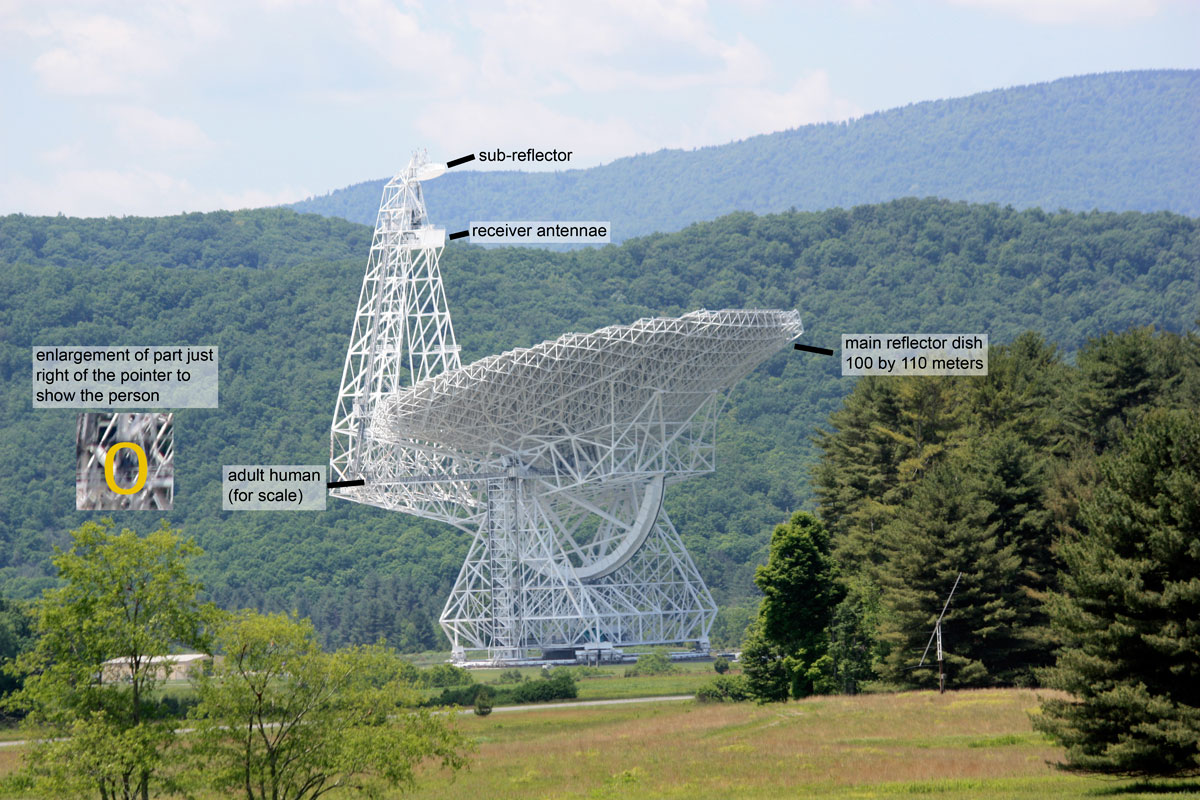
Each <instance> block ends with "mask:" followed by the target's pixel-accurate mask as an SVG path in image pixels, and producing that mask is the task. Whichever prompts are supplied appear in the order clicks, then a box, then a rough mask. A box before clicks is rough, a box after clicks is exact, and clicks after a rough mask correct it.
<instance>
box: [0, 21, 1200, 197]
mask: <svg viewBox="0 0 1200 800" xmlns="http://www.w3.org/2000/svg"><path fill="white" fill-rule="evenodd" d="M1198 44H1200V2H1192V0H1178V1H1175V2H1173V1H1172V0H927V1H926V2H901V1H900V0H855V1H854V2H832V0H831V1H830V2H818V1H817V0H811V2H778V3H776V2H770V1H769V0H759V1H757V2H756V1H752V0H746V1H745V2H726V3H718V2H713V3H705V2H702V1H700V0H586V1H584V0H579V1H576V2H566V1H565V0H564V2H546V1H543V0H530V1H529V2H520V1H519V0H510V2H502V1H501V0H493V1H491V2H489V1H488V0H446V2H435V1H434V0H426V2H418V1H416V0H413V1H412V2H409V1H408V0H340V1H339V2H318V1H316V0H314V1H312V2H308V1H306V0H231V1H230V2H224V0H180V1H178V2H172V1H171V0H160V1H159V2H147V3H136V2H128V1H117V0H111V1H107V2H106V1H105V0H93V1H87V0H81V1H80V2H54V0H40V1H31V2H24V1H23V0H0V69H2V70H3V72H2V74H0V110H2V120H0V131H2V132H0V145H2V147H0V213H11V212H24V213H30V214H53V213H57V212H60V211H61V212H63V213H66V214H71V215H87V216H95V215H109V214H114V215H121V214H171V213H178V212H180V211H204V210H211V209H214V208H242V207H246V206H261V205H269V204H274V203H281V202H288V201H293V200H299V199H302V198H304V197H305V196H307V195H310V194H320V193H323V192H325V191H327V190H330V189H335V188H339V187H341V186H345V185H347V184H350V183H354V182H357V181H362V180H367V179H370V178H379V177H384V176H385V175H390V174H392V173H394V172H396V171H398V170H399V169H400V168H402V167H403V166H404V164H405V163H406V162H407V160H408V157H409V155H410V154H411V152H412V150H413V149H414V148H415V147H418V146H424V147H427V148H428V150H429V155H430V157H431V158H432V159H434V160H441V161H444V160H447V159H450V158H454V157H456V156H459V155H463V154H465V153H469V152H474V151H479V150H484V149H491V148H494V147H497V146H498V147H501V148H518V147H519V148H524V147H528V146H537V147H547V148H549V147H554V148H559V149H563V150H571V151H573V152H574V156H573V159H572V161H571V166H573V167H577V166H592V165H595V164H599V163H603V162H607V161H611V160H612V159H614V158H618V157H620V156H625V155H632V154H634V153H639V152H648V151H654V150H658V149H661V148H664V147H686V148H691V147H699V146H704V145H712V144H721V143H724V142H728V141H731V140H734V139H739V138H744V137H747V136H752V135H755V134H760V133H769V132H772V131H778V130H783V129H785V128H791V127H795V126H798V125H804V124H806V123H810V122H820V121H826V120H839V119H846V118H849V117H854V116H859V115H861V114H863V113H867V112H871V111H878V110H882V109H887V108H893V107H895V106H899V105H904V104H906V103H912V102H918V101H921V100H932V99H937V98H943V97H956V96H961V95H966V94H971V93H973V92H978V91H985V90H988V89H994V88H1000V87H1005V86H1013V85H1018V84H1024V83H1034V82H1039V81H1046V80H1053V79H1055V78H1061V77H1065V76H1069V75H1079V74H1083V73H1090V72H1107V71H1112V70H1128V69H1146V68H1164V67H1172V68H1192V69H1194V68H1200V46H1198ZM460 169H462V168H460Z"/></svg>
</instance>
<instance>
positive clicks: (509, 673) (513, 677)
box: [496, 669, 525, 683]
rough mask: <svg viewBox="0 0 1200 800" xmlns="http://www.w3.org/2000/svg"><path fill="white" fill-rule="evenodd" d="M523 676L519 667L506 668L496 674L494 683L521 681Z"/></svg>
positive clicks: (523, 678)
mask: <svg viewBox="0 0 1200 800" xmlns="http://www.w3.org/2000/svg"><path fill="white" fill-rule="evenodd" d="M524 680H525V676H524V675H523V674H522V673H521V670H519V669H506V670H504V671H503V672H501V673H500V674H499V675H497V676H496V683H521V682H522V681H524Z"/></svg>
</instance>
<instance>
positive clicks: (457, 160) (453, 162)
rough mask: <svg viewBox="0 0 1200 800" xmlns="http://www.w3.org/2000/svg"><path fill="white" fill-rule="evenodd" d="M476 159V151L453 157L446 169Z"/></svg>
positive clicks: (447, 163)
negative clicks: (467, 154) (460, 156)
mask: <svg viewBox="0 0 1200 800" xmlns="http://www.w3.org/2000/svg"><path fill="white" fill-rule="evenodd" d="M474 160H475V154H474V153H471V155H469V156H463V157H462V158H455V159H451V160H450V161H447V162H446V169H450V168H451V167H457V166H458V165H459V164H466V163H467V162H468V161H474Z"/></svg>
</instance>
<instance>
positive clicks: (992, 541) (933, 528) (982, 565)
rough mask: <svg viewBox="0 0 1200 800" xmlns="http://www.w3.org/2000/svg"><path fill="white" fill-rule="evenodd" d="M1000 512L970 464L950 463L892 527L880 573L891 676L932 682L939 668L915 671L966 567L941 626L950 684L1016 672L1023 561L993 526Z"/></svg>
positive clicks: (934, 473) (1002, 678) (886, 672)
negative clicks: (1013, 657) (1016, 595)
mask: <svg viewBox="0 0 1200 800" xmlns="http://www.w3.org/2000/svg"><path fill="white" fill-rule="evenodd" d="M993 513H994V507H993V506H992V505H991V504H990V503H988V501H987V500H985V499H984V497H983V495H982V491H981V487H980V483H979V479H978V477H977V476H976V475H975V474H973V473H972V472H971V471H970V470H969V469H966V468H965V465H962V464H959V463H949V464H944V465H941V466H939V467H937V468H935V469H933V470H931V471H930V472H929V473H927V474H926V475H925V477H924V478H923V479H922V480H921V482H920V483H919V484H917V486H916V488H915V489H914V491H913V493H912V495H911V496H910V497H909V498H908V500H907V501H906V502H905V504H904V505H903V506H902V507H901V508H900V510H899V511H898V512H897V515H896V517H895V518H894V519H893V520H892V521H891V522H890V523H889V524H888V525H887V526H886V527H885V528H884V531H883V544H884V548H885V552H886V554H887V558H886V560H885V561H884V563H883V565H882V566H881V567H880V568H879V570H878V572H877V575H878V581H879V584H880V587H881V589H882V598H881V599H882V603H883V607H884V615H883V616H884V619H883V624H882V631H881V636H882V638H883V640H884V642H885V643H886V644H887V645H888V646H889V648H890V652H889V653H888V655H887V658H886V659H885V661H884V662H883V664H882V667H881V671H882V675H883V677H884V678H885V679H887V680H889V681H892V682H894V683H897V684H900V685H905V686H928V685H929V683H928V682H929V681H930V680H931V676H932V674H934V673H933V671H932V670H931V669H930V668H928V667H927V668H926V669H925V670H913V667H915V666H916V664H917V663H918V659H919V658H920V657H921V653H922V651H923V650H924V648H925V646H926V643H927V642H928V640H929V636H930V633H931V632H932V631H933V626H934V623H935V621H936V620H937V617H938V614H939V613H940V612H941V610H942V606H943V603H944V601H945V599H946V595H947V593H948V592H949V591H950V588H951V586H953V584H954V580H955V576H956V575H957V574H958V573H959V572H960V571H961V572H962V573H963V576H962V581H961V583H960V584H959V587H958V591H957V593H956V594H955V596H954V601H953V604H952V605H951V608H950V611H949V613H948V614H947V616H946V618H945V620H944V621H943V623H942V632H943V639H944V642H945V652H946V664H947V670H948V675H949V678H948V681H949V682H951V683H952V684H953V685H954V686H957V687H965V686H988V685H993V684H996V683H1004V682H1006V681H1007V680H1009V679H1010V678H1011V676H1010V675H1008V674H1006V672H1005V670H1008V669H1011V666H1010V665H1009V663H1008V660H1007V659H1008V653H1009V652H1010V651H1011V650H1013V649H1014V648H1015V647H1016V646H1017V645H1018V641H1017V640H1018V632H1017V630H1016V626H1017V624H1018V623H1019V621H1020V610H1019V608H1018V607H1016V606H1014V603H1013V599H1012V593H1013V590H1014V587H1016V586H1017V579H1018V575H1019V569H1020V558H1019V557H1018V555H1017V548H1016V546H1015V545H1014V544H1012V543H1009V544H1004V543H1003V542H1002V541H1001V537H1000V535H999V530H998V527H999V526H998V525H997V524H996V523H995V522H989V518H990V517H991V516H992V515H993ZM926 663H927V665H928V664H929V662H928V661H927V662H926Z"/></svg>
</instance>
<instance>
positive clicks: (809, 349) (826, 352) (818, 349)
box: [792, 344, 833, 356]
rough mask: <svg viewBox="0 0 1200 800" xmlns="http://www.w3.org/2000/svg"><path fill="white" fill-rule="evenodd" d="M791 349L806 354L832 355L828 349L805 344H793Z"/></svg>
mask: <svg viewBox="0 0 1200 800" xmlns="http://www.w3.org/2000/svg"><path fill="white" fill-rule="evenodd" d="M792 347H794V348H796V349H797V350H803V351H804V352H806V353H818V354H820V355H823V356H831V355H833V351H832V350H830V349H829V348H828V347H812V346H810V345H807V344H794V345H792Z"/></svg>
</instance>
